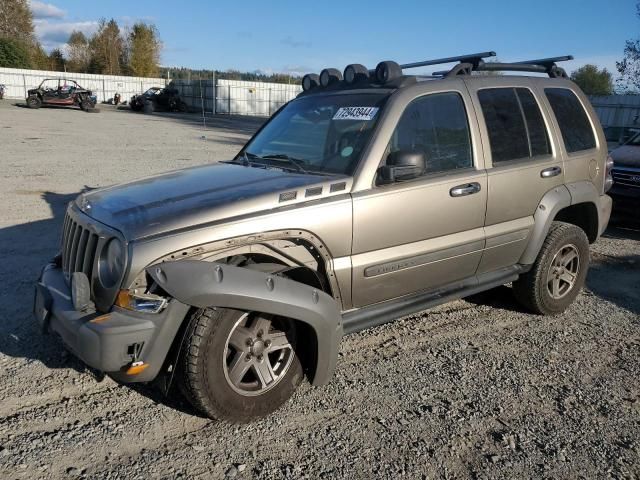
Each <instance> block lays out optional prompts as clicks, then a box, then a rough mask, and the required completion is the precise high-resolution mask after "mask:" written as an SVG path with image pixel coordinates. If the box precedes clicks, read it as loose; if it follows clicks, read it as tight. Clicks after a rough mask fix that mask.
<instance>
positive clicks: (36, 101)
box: [27, 95, 42, 108]
mask: <svg viewBox="0 0 640 480" xmlns="http://www.w3.org/2000/svg"><path fill="white" fill-rule="evenodd" d="M41 106H42V100H40V98H39V97H38V96H36V95H31V96H30V97H28V98H27V107H29V108H40V107H41Z"/></svg>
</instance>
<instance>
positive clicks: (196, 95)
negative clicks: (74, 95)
mask: <svg viewBox="0 0 640 480" xmlns="http://www.w3.org/2000/svg"><path fill="white" fill-rule="evenodd" d="M46 78H67V79H71V80H75V81H76V82H78V84H80V85H81V86H83V87H84V88H87V89H89V90H91V91H92V92H93V93H94V94H95V95H96V96H97V98H98V102H99V103H100V102H104V101H109V100H111V99H112V98H113V96H114V95H115V93H116V92H117V93H119V94H120V95H121V97H122V100H127V101H128V100H129V99H130V98H131V96H133V95H137V94H139V93H142V92H144V91H145V90H147V89H149V88H151V87H164V86H166V85H167V83H169V85H171V87H173V88H176V89H177V90H178V92H179V94H180V97H182V99H183V100H184V101H185V102H186V103H187V105H188V106H189V109H190V110H201V109H202V107H203V105H204V110H205V112H208V113H212V112H213V113H221V114H230V115H255V116H271V115H273V113H275V111H276V110H278V108H280V107H281V106H282V105H284V104H285V103H287V102H288V101H290V100H292V99H294V98H295V97H296V96H297V95H298V94H299V93H300V92H302V87H301V86H300V85H290V84H284V83H266V82H245V81H242V80H217V81H216V82H215V86H214V79H213V78H212V79H209V80H172V81H170V82H168V81H167V80H165V79H163V78H143V77H125V76H117V75H94V74H89V73H65V72H48V71H43V70H22V69H15V68H0V83H1V84H4V85H5V86H6V92H5V96H6V98H21V99H24V98H26V96H27V91H28V90H29V89H31V88H35V87H37V86H38V85H40V82H42V80H44V79H46ZM214 107H215V108H214Z"/></svg>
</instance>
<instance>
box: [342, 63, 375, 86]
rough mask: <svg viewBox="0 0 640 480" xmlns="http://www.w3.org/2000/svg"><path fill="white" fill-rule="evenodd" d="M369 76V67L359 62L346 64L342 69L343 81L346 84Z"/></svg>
mask: <svg viewBox="0 0 640 480" xmlns="http://www.w3.org/2000/svg"><path fill="white" fill-rule="evenodd" d="M368 78H369V69H368V68H367V67H365V66H364V65H360V64H359V63H352V64H351V65H347V68H345V69H344V81H345V82H347V83H348V84H353V83H356V82H360V81H363V80H367V79H368Z"/></svg>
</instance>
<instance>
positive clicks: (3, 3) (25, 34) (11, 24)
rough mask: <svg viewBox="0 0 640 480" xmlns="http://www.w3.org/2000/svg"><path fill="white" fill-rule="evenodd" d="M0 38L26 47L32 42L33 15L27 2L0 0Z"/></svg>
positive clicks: (25, 0) (21, 0)
mask: <svg viewBox="0 0 640 480" xmlns="http://www.w3.org/2000/svg"><path fill="white" fill-rule="evenodd" d="M0 36H2V37H4V38H11V39H14V40H18V41H21V42H24V43H25V44H27V45H30V44H31V43H33V42H34V40H35V36H34V34H33V15H32V14H31V9H30V8H29V2H28V1H27V0H0Z"/></svg>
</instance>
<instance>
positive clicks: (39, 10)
mask: <svg viewBox="0 0 640 480" xmlns="http://www.w3.org/2000/svg"><path fill="white" fill-rule="evenodd" d="M31 11H32V12H33V18H35V19H39V18H64V17H65V15H66V12H65V11H64V10H62V9H61V8H58V7H56V6H55V5H52V4H51V3H44V2H38V1H37V0H31Z"/></svg>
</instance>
